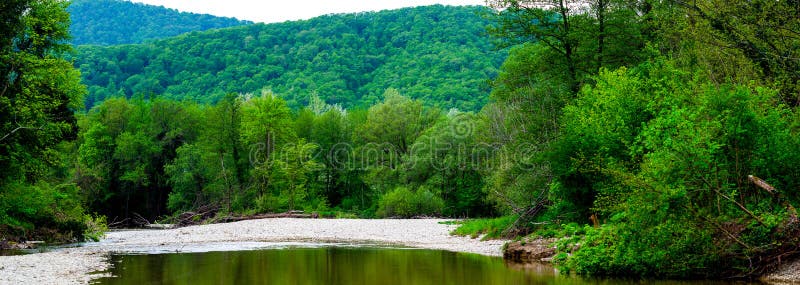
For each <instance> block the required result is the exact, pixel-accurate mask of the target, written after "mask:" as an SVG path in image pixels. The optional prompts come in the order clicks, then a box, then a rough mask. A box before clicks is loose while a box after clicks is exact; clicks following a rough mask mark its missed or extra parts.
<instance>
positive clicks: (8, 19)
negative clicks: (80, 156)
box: [0, 0, 85, 186]
mask: <svg viewBox="0 0 800 285" xmlns="http://www.w3.org/2000/svg"><path fill="white" fill-rule="evenodd" d="M65 7H66V2H62V1H54V0H46V1H45V0H41V1H23V0H19V1H17V0H14V1H4V2H3V4H0V9H2V12H0V13H2V19H4V20H3V22H2V24H0V37H1V38H0V78H2V81H0V171H2V173H3V174H4V175H5V177H4V179H3V180H4V181H5V180H8V179H11V180H17V181H28V182H34V181H36V180H37V179H38V178H39V177H41V176H42V175H43V174H44V172H45V170H46V168H47V167H48V166H50V165H53V164H54V163H56V162H55V161H53V160H52V158H53V156H52V154H49V152H52V151H54V150H53V146H55V145H56V144H58V143H59V142H61V141H62V140H65V139H66V140H68V139H74V138H75V135H76V133H77V124H76V120H75V116H74V115H73V110H76V109H78V108H79V104H80V102H81V100H82V99H81V96H83V94H84V93H85V87H84V86H83V85H81V84H80V78H79V76H80V75H79V73H78V71H77V70H76V69H75V68H74V67H72V64H71V63H70V62H68V61H66V60H65V59H64V58H63V55H64V54H65V53H66V52H68V51H69V50H70V47H69V45H67V44H66V43H65V41H66V40H67V39H68V34H67V28H68V25H69V15H68V14H67V13H66V12H65V11H64V8H65ZM2 183H3V182H0V186H2Z"/></svg>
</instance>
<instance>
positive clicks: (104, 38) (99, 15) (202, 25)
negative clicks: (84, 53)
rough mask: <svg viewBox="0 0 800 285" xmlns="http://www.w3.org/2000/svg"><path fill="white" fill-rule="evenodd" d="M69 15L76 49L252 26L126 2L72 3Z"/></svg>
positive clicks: (87, 0)
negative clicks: (80, 46) (87, 45)
mask: <svg viewBox="0 0 800 285" xmlns="http://www.w3.org/2000/svg"><path fill="white" fill-rule="evenodd" d="M67 11H68V12H69V13H70V18H71V20H72V25H71V26H70V33H71V34H72V37H73V39H72V43H73V44H75V45H83V44H96V45H115V44H132V43H141V42H144V41H145V40H150V39H159V38H167V37H172V36H177V35H180V34H183V33H186V32H192V31H204V30H209V29H217V28H225V27H232V26H240V25H247V24H250V22H247V21H240V20H237V19H234V18H222V17H215V16H211V15H202V14H194V13H184V12H178V10H174V9H167V8H164V7H161V6H151V5H145V4H140V3H132V2H128V1H123V0H72V1H71V3H70V5H69V7H68V8H67Z"/></svg>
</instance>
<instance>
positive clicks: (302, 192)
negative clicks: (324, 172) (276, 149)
mask: <svg viewBox="0 0 800 285" xmlns="http://www.w3.org/2000/svg"><path fill="white" fill-rule="evenodd" d="M316 149H317V145H315V144H312V143H307V142H306V141H305V139H300V140H298V141H297V142H296V143H291V144H289V145H287V146H285V147H284V148H283V149H282V151H281V154H280V155H281V158H280V159H279V160H276V161H275V163H274V164H273V167H274V168H275V169H276V172H277V173H276V175H277V176H279V177H281V178H283V179H281V180H280V181H281V182H282V184H283V185H282V186H283V187H281V188H282V190H281V192H282V193H283V195H284V197H286V199H287V200H288V206H289V211H292V210H294V209H295V206H296V203H297V202H299V201H302V200H303V199H304V198H305V196H306V194H307V193H308V191H309V189H308V188H309V180H311V179H312V177H311V175H312V173H313V172H314V171H317V170H320V169H321V168H322V167H323V165H322V164H320V163H318V162H316V161H314V160H313V159H312V157H311V155H312V154H313V153H314V151H315V150H316Z"/></svg>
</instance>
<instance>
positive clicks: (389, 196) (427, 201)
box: [377, 187, 444, 218]
mask: <svg viewBox="0 0 800 285" xmlns="http://www.w3.org/2000/svg"><path fill="white" fill-rule="evenodd" d="M442 209H444V200H442V198H440V197H438V196H436V195H435V194H433V193H431V192H430V191H428V190H423V189H420V190H418V191H416V192H411V191H410V190H408V188H406V187H397V188H395V189H394V190H392V191H391V192H389V193H386V194H385V195H383V196H382V197H381V199H380V200H379V201H378V211H377V215H378V216H380V217H403V218H409V217H413V216H423V215H425V216H435V215H440V214H441V213H442Z"/></svg>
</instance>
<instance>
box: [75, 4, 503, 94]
mask: <svg viewBox="0 0 800 285" xmlns="http://www.w3.org/2000/svg"><path fill="white" fill-rule="evenodd" d="M486 9H488V8H485V7H452V6H440V5H437V6H427V7H417V8H406V9H399V10H391V11H381V12H370V13H358V14H342V15H328V16H322V17H318V18H314V19H311V20H305V21H296V22H284V23H276V24H254V25H248V26H242V27H234V28H227V29H219V30H211V31H206V32H192V33H188V34H184V35H181V36H177V37H173V38H169V39H164V40H158V41H153V42H149V43H146V44H138V45H122V46H110V47H100V46H80V47H78V49H77V50H78V58H77V62H76V64H77V66H78V67H79V68H80V70H81V71H82V73H83V76H84V78H83V79H84V83H85V84H87V85H88V86H89V95H88V96H87V98H86V105H87V107H91V106H92V105H94V104H95V103H96V102H99V101H102V100H104V99H105V98H107V97H109V96H120V95H124V96H132V95H134V94H137V93H138V94H154V95H159V96H164V97H168V98H174V99H191V100H196V101H199V102H215V101H216V100H218V99H219V98H221V97H222V96H223V95H224V94H225V93H229V92H239V93H246V92H258V91H260V90H261V89H262V88H268V89H271V90H272V91H273V92H275V93H277V94H279V95H281V96H283V97H284V98H286V99H287V101H288V102H289V104H290V105H291V106H293V107H297V106H301V105H303V104H306V102H307V98H308V97H309V95H310V94H312V93H316V94H318V95H319V96H320V97H321V98H323V99H325V100H326V101H327V102H328V103H339V104H342V105H343V106H345V107H353V106H364V105H368V104H371V103H373V102H376V101H378V100H380V99H381V95H382V94H383V92H384V91H385V90H386V89H387V88H396V89H398V90H399V91H400V92H401V93H403V94H404V95H407V96H410V97H412V98H419V99H422V100H423V101H424V102H425V103H426V104H428V105H432V106H438V107H442V108H451V107H456V108H459V109H462V110H478V109H480V108H481V107H482V106H483V105H484V104H485V103H486V101H487V98H488V93H489V92H488V83H487V81H488V80H489V79H490V78H493V77H494V76H495V74H496V73H497V70H498V68H499V66H500V64H501V63H502V62H503V60H504V59H505V56H506V52H505V51H496V50H495V49H494V48H493V46H492V44H491V43H490V42H489V40H488V38H487V36H486V35H485V26H486V25H487V24H488V22H487V21H486V20H485V19H484V18H482V17H481V16H480V14H481V13H484V12H486V11H487V10H486Z"/></svg>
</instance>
